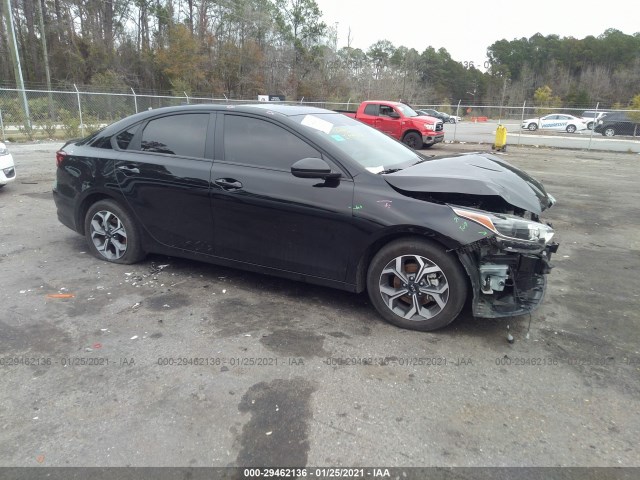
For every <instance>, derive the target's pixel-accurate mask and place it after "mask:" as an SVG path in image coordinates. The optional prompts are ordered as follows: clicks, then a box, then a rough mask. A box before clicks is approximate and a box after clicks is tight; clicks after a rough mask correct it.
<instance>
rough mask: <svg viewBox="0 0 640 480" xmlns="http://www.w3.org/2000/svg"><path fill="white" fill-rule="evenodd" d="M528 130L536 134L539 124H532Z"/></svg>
mask: <svg viewBox="0 0 640 480" xmlns="http://www.w3.org/2000/svg"><path fill="white" fill-rule="evenodd" d="M527 128H528V129H529V130H530V131H532V132H535V131H536V130H537V129H538V124H536V123H533V122H531V123H530V124H529V125H528V126H527Z"/></svg>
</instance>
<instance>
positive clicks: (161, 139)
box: [129, 113, 209, 158]
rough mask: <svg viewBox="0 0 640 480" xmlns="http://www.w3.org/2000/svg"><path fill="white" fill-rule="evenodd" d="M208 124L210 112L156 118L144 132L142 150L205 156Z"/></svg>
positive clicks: (182, 155)
mask: <svg viewBox="0 0 640 480" xmlns="http://www.w3.org/2000/svg"><path fill="white" fill-rule="evenodd" d="M208 124H209V114H208V113H188V114H184V115H170V116H168V117H162V118H156V119H155V120H151V121H150V122H149V123H148V124H147V126H146V127H145V129H144V131H143V132H142V140H141V142H140V150H142V151H143V152H156V153H167V154H170V155H178V156H181V157H196V158H204V149H205V144H206V139H207V127H208ZM129 140H130V139H129Z"/></svg>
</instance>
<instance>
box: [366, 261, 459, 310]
mask: <svg viewBox="0 0 640 480" xmlns="http://www.w3.org/2000/svg"><path fill="white" fill-rule="evenodd" d="M379 289H380V295H381V297H382V300H383V302H384V303H385V305H386V306H387V307H388V308H389V310H391V311H392V312H393V313H395V314H396V315H398V316H400V317H402V318H404V319H406V320H410V321H423V320H425V319H430V318H433V317H434V316H436V315H438V314H439V313H440V312H441V311H442V310H443V309H444V307H445V306H446V305H447V301H448V300H449V283H448V282H447V277H446V276H445V274H444V272H443V271H442V269H441V268H440V267H439V266H438V265H437V264H435V263H434V262H432V261H431V260H429V259H427V258H425V257H422V256H419V255H402V256H399V257H396V258H394V259H393V260H391V261H390V262H389V263H388V264H387V265H386V267H385V268H384V269H383V270H382V273H381V274H380V279H379Z"/></svg>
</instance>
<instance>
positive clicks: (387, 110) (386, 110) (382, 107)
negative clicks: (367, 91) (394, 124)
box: [380, 105, 394, 117]
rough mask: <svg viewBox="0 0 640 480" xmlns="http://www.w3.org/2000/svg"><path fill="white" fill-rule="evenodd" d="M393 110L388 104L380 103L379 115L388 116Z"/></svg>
mask: <svg viewBox="0 0 640 480" xmlns="http://www.w3.org/2000/svg"><path fill="white" fill-rule="evenodd" d="M393 112H394V110H393V108H392V107H390V106H389V105H380V115H381V116H384V117H389V116H391V114H392V113H393Z"/></svg>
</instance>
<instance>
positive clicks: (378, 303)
mask: <svg viewBox="0 0 640 480" xmlns="http://www.w3.org/2000/svg"><path fill="white" fill-rule="evenodd" d="M418 259H419V260H418ZM398 262H399V263H398ZM420 262H422V265H421V263H420ZM423 267H424V268H427V269H428V270H427V271H423V270H424V268H423ZM398 268H399V269H400V270H401V272H400V276H399V275H397V274H396V272H398ZM420 272H423V273H422V274H421V273H420ZM402 277H404V279H403V278H402ZM405 280H406V281H407V283H404V282H405ZM367 291H368V293H369V299H370V300H371V303H373V306H374V307H375V309H376V310H377V311H378V313H379V314H380V315H381V316H382V317H383V318H384V319H385V320H386V321H388V322H389V323H392V324H393V325H396V326H398V327H400V328H407V329H409V330H420V331H430V330H436V329H438V328H442V327H444V326H446V325H449V324H450V323H451V322H452V321H453V320H455V319H456V317H457V316H458V314H459V313H460V311H461V310H462V307H463V306H464V303H465V301H466V299H467V292H468V286H467V279H466V273H465V272H464V269H463V268H462V265H461V264H460V262H459V261H458V259H457V258H456V257H455V256H454V255H453V254H449V253H447V252H445V250H444V249H443V248H442V247H441V246H439V245H437V244H435V243H432V242H429V241H427V240H424V239H422V238H418V237H412V238H406V239H401V240H396V241H394V242H391V243H389V244H387V245H385V246H384V247H383V248H382V249H381V250H380V251H379V252H378V253H377V254H376V255H375V257H374V258H373V260H372V261H371V263H370V264H369V270H368V272H367ZM403 293H405V294H404V295H403ZM436 297H437V299H436ZM387 302H388V303H387ZM389 304H390V305H391V306H389ZM394 310H395V311H394ZM414 312H415V313H414Z"/></svg>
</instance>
